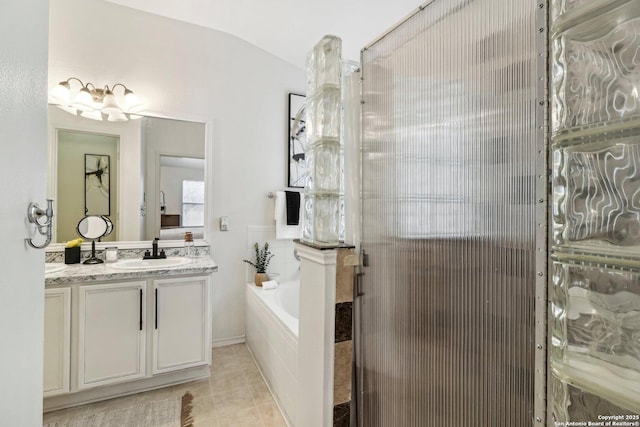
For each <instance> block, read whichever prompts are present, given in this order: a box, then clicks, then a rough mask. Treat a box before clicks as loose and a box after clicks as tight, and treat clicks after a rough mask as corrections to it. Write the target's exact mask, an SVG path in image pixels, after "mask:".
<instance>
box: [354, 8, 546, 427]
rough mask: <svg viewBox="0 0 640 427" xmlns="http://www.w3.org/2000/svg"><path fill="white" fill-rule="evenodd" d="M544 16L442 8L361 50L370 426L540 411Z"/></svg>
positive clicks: (525, 421) (363, 409)
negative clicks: (538, 191)
mask: <svg viewBox="0 0 640 427" xmlns="http://www.w3.org/2000/svg"><path fill="white" fill-rule="evenodd" d="M538 11H539V9H538V5H537V2H530V1H528V0H504V1H502V0H501V1H495V0H475V1H473V0H465V1H454V0H436V1H434V2H432V3H429V4H428V5H427V6H426V7H425V8H424V10H422V11H421V12H418V13H416V14H415V15H414V16H412V17H411V18H409V19H408V20H407V21H405V22H404V23H403V24H401V25H399V26H398V27H397V28H395V29H394V30H392V31H390V32H389V33H388V34H386V35H384V37H382V38H380V39H379V40H378V41H377V42H376V43H374V44H372V45H371V46H369V47H367V49H365V50H364V51H363V53H362V78H363V101H364V104H363V107H362V108H363V110H362V113H363V116H362V117H363V128H362V129H363V132H362V138H363V142H362V144H363V147H362V181H363V184H362V221H363V231H362V232H363V236H362V248H363V249H364V250H365V251H366V252H367V255H368V259H369V266H368V267H366V268H364V278H363V292H364V295H363V296H362V298H360V299H359V301H360V304H361V313H362V316H361V317H362V319H361V327H362V330H361V337H360V342H361V350H362V352H361V354H362V363H361V365H360V369H361V371H360V372H361V376H360V378H361V383H360V385H361V386H362V388H363V394H362V399H361V401H360V403H361V406H360V412H359V415H360V418H359V419H360V422H361V426H366V427H397V426H402V427H439V426H527V425H531V423H532V420H533V419H534V418H535V416H536V415H542V414H534V371H535V360H534V359H535V313H534V306H535V288H536V277H537V276H536V269H535V261H536V242H535V236H536V207H537V206H542V205H541V204H539V203H537V200H536V197H535V182H536V176H537V175H536V173H537V170H538V166H540V165H539V164H537V159H538V158H539V157H538V156H539V152H542V153H544V141H543V140H542V139H538V138H536V130H537V129H538V128H539V126H541V125H542V124H543V123H537V122H536V108H537V106H538V100H537V99H536V94H537V90H536V89H537V84H538V82H539V77H542V78H543V79H544V73H543V71H541V73H542V74H538V69H539V68H538V59H539V58H542V59H544V53H541V55H540V56H539V54H538V47H539V46H538V45H537V43H536V39H537V37H539V32H538V28H539V27H538V25H537V22H536V21H537V16H536V14H537V13H538ZM543 69H544V66H542V67H541V68H540V70H543ZM540 157H543V156H540ZM541 162H542V170H544V159H543V160H541Z"/></svg>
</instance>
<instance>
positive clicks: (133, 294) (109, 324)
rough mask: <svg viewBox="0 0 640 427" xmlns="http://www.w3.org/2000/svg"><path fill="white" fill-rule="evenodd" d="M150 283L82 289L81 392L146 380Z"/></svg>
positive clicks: (80, 304)
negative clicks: (146, 293) (146, 306)
mask: <svg viewBox="0 0 640 427" xmlns="http://www.w3.org/2000/svg"><path fill="white" fill-rule="evenodd" d="M145 287H146V282H128V283H115V284H107V285H87V286H80V287H79V290H78V297H79V301H78V314H79V315H78V324H79V327H78V333H79V337H78V348H79V354H78V388H79V389H86V388H90V387H96V386H99V385H106V384H112V383H117V382H122V381H127V380H132V379H136V378H142V377H144V376H145V327H146V325H144V322H143V320H144V318H145V303H144V301H145Z"/></svg>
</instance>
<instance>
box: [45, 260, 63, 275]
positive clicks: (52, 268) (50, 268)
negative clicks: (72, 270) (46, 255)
mask: <svg viewBox="0 0 640 427" xmlns="http://www.w3.org/2000/svg"><path fill="white" fill-rule="evenodd" d="M66 268H67V266H66V265H65V264H60V263H59V262H46V263H45V264H44V274H49V273H57V272H58V271H62V270H65V269H66Z"/></svg>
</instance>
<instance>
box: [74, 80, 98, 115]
mask: <svg viewBox="0 0 640 427" xmlns="http://www.w3.org/2000/svg"><path fill="white" fill-rule="evenodd" d="M71 106H72V107H75V108H77V109H78V110H80V111H84V112H93V111H95V107H94V105H93V96H91V92H89V89H87V88H86V87H83V88H82V89H80V92H78V94H77V95H76V97H75V99H74V100H73V102H72V103H71ZM83 116H84V115H83Z"/></svg>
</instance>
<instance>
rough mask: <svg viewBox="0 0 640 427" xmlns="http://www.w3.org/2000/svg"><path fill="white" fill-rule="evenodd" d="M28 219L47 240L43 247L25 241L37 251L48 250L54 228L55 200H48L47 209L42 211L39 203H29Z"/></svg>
mask: <svg viewBox="0 0 640 427" xmlns="http://www.w3.org/2000/svg"><path fill="white" fill-rule="evenodd" d="M27 219H28V220H29V222H30V223H32V224H34V225H35V226H36V230H38V233H40V234H41V235H43V236H46V240H45V242H44V243H43V244H42V245H36V244H35V243H33V240H32V239H24V240H25V241H26V242H27V244H28V245H29V246H31V247H32V248H35V249H42V248H46V247H47V246H48V245H49V243H51V238H52V227H53V199H47V209H42V208H41V207H40V206H39V205H38V204H37V203H35V202H31V203H29V207H28V208H27Z"/></svg>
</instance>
